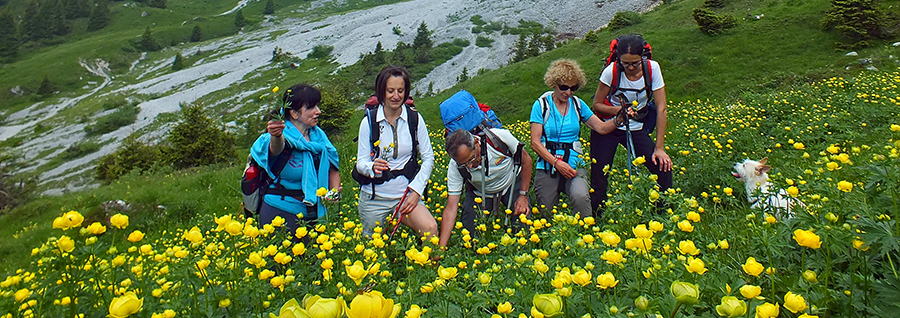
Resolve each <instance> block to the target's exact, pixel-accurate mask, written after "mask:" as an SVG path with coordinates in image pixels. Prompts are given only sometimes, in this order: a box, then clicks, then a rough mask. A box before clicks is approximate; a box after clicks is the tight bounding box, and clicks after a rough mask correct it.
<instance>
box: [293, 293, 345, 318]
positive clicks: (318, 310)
mask: <svg viewBox="0 0 900 318" xmlns="http://www.w3.org/2000/svg"><path fill="white" fill-rule="evenodd" d="M303 305H304V307H306V311H307V312H308V313H309V315H310V316H312V317H316V318H340V317H341V316H342V315H343V314H344V308H346V307H347V304H346V303H345V302H344V299H343V298H340V297H338V298H337V299H335V298H322V297H320V296H319V295H316V296H309V295H306V297H303Z"/></svg>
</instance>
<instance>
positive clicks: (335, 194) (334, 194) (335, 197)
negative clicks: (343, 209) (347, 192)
mask: <svg viewBox="0 0 900 318" xmlns="http://www.w3.org/2000/svg"><path fill="white" fill-rule="evenodd" d="M341 189H342V187H340V186H338V187H337V188H334V189H331V190H328V193H327V194H325V201H328V202H329V203H334V202H338V201H340V200H341Z"/></svg>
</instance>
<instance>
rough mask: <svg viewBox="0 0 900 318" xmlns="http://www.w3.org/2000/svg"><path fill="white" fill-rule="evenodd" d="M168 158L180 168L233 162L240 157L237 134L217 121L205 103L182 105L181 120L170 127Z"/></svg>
mask: <svg viewBox="0 0 900 318" xmlns="http://www.w3.org/2000/svg"><path fill="white" fill-rule="evenodd" d="M167 141H168V143H169V144H168V147H166V148H163V149H162V150H161V151H162V152H163V159H164V162H166V163H168V164H171V165H172V166H174V167H175V168H176V169H184V168H190V167H198V166H203V165H209V164H214V163H230V162H233V160H234V159H235V158H237V149H235V147H234V143H235V137H234V136H233V135H232V134H230V133H228V132H226V131H225V130H224V129H223V128H221V127H219V126H218V125H216V124H215V123H214V122H213V120H212V119H210V118H209V116H207V115H206V114H205V112H204V109H203V104H202V103H194V104H190V105H181V120H179V122H178V123H177V124H176V125H175V127H174V128H172V130H170V131H169V134H168V136H167Z"/></svg>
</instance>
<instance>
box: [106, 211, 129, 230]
mask: <svg viewBox="0 0 900 318" xmlns="http://www.w3.org/2000/svg"><path fill="white" fill-rule="evenodd" d="M109 224H110V225H112V226H114V227H116V228H118V229H124V228H126V227H128V216H127V215H124V214H116V215H113V216H112V217H110V218H109Z"/></svg>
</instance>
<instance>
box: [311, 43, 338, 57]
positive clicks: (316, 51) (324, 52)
mask: <svg viewBox="0 0 900 318" xmlns="http://www.w3.org/2000/svg"><path fill="white" fill-rule="evenodd" d="M331 51H334V47H333V46H330V45H321V44H320V45H316V46H313V49H312V52H309V54H307V55H306V58H308V59H324V58H327V57H329V56H331Z"/></svg>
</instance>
